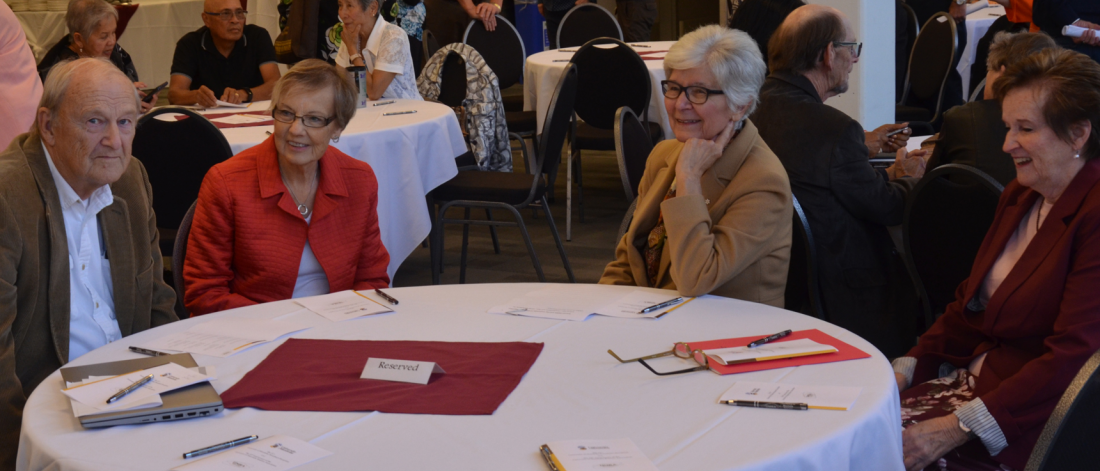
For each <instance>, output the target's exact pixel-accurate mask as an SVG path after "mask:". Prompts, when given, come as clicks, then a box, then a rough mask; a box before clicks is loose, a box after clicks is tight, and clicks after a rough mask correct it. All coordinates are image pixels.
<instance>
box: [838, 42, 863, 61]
mask: <svg viewBox="0 0 1100 471" xmlns="http://www.w3.org/2000/svg"><path fill="white" fill-rule="evenodd" d="M833 45H834V46H837V47H850V48H852V52H853V53H854V54H855V55H856V57H859V54H860V53H861V52H863V43H858V42H845V41H833Z"/></svg>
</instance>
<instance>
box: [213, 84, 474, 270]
mask: <svg viewBox="0 0 1100 471" xmlns="http://www.w3.org/2000/svg"><path fill="white" fill-rule="evenodd" d="M382 101H388V100H382ZM270 103H271V102H270V101H259V102H256V103H252V104H251V105H249V107H248V108H246V109H239V108H238V109H230V108H218V109H217V110H213V111H204V112H203V113H206V114H212V113H214V114H217V113H230V112H237V111H249V112H252V111H259V110H266V109H267V108H268V106H269V105H270ZM410 110H416V113H412V114H403V115H396V116H383V113H388V112H395V111H410ZM272 129H274V126H273V125H268V126H251V127H240V128H226V129H222V130H221V131H222V134H224V135H225V138H226V140H228V141H229V146H230V147H231V148H232V150H233V154H237V153H239V152H241V151H242V150H245V149H247V148H249V147H252V146H254V145H256V144H259V143H260V142H263V140H264V139H267V137H268V134H267V132H269V131H271V130H272ZM330 145H332V146H333V147H335V148H337V149H340V150H341V151H342V152H344V153H345V154H348V155H350V156H352V157H354V158H356V159H359V160H362V161H363V162H366V163H368V164H370V166H371V168H372V169H373V170H374V174H375V176H376V177H377V178H378V229H379V231H380V232H381V234H382V245H384V246H385V247H386V250H387V251H389V254H390V266H389V268H388V269H387V270H386V272H387V273H389V275H390V279H393V274H394V273H396V272H397V268H398V267H400V266H401V262H403V261H405V258H407V257H408V256H409V254H411V253H412V251H413V250H414V249H416V247H417V246H419V245H420V242H421V241H423V240H424V238H425V237H427V236H428V233H430V232H431V229H432V219H431V215H430V214H429V213H428V205H427V203H426V202H425V199H424V196H425V195H427V194H428V192H429V191H432V189H434V188H435V187H437V186H439V185H442V184H443V183H446V182H447V181H448V180H450V179H451V178H454V176H455V175H457V174H458V167H457V166H456V165H455V157H456V156H458V155H461V154H462V153H464V152H466V141H465V140H464V139H463V137H462V128H460V127H459V125H458V118H456V117H455V113H454V111H453V110H451V109H450V108H448V107H447V106H444V105H441V104H439V103H435V102H430V101H421V100H396V102H395V103H393V104H389V105H382V106H373V103H371V102H368V103H367V106H366V108H359V109H358V110H356V112H355V117H353V118H352V119H351V122H349V123H348V127H347V128H345V129H344V132H343V133H341V134H340V142H337V143H334V144H330Z"/></svg>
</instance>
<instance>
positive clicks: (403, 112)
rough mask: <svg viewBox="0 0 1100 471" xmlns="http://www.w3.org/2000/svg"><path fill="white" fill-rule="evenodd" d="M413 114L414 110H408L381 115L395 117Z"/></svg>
mask: <svg viewBox="0 0 1100 471" xmlns="http://www.w3.org/2000/svg"><path fill="white" fill-rule="evenodd" d="M413 113H416V110H409V111H391V112H389V113H382V116H396V115H399V114H413Z"/></svg>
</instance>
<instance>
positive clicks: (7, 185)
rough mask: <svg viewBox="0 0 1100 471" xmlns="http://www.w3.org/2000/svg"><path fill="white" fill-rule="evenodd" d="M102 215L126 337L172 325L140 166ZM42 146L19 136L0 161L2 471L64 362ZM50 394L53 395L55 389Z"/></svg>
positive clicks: (59, 278) (64, 263)
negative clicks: (32, 400)
mask: <svg viewBox="0 0 1100 471" xmlns="http://www.w3.org/2000/svg"><path fill="white" fill-rule="evenodd" d="M111 192H112V193H113V194H114V203H113V204H111V205H110V206H108V207H106V208H103V210H102V211H100V213H99V221H100V227H101V228H103V233H104V239H105V240H106V245H107V255H108V257H110V260H111V282H112V285H113V286H112V289H113V295H114V300H115V315H116V317H117V321H118V327H119V330H120V331H121V332H122V335H123V336H126V335H130V334H133V333H135V332H140V331H143V330H146V329H149V328H151V327H156V326H158V325H161V324H167V323H169V322H172V321H174V320H176V315H175V313H174V311H173V307H174V305H175V302H176V296H175V292H173V291H172V288H171V287H169V286H168V285H166V284H165V283H164V266H163V262H162V261H161V254H160V246H159V241H158V235H157V224H156V217H155V216H154V215H153V207H152V205H151V202H152V198H153V193H152V189H151V188H150V186H149V178H148V177H147V176H146V174H145V168H144V167H142V165H141V162H139V161H138V160H137V159H131V160H130V166H129V168H127V169H126V172H125V173H124V174H123V175H122V178H120V179H119V180H118V181H117V182H115V183H114V184H113V185H111ZM66 240H67V239H66V237H65V222H64V219H63V215H62V211H61V199H60V197H59V196H58V193H57V187H55V186H54V180H53V176H52V175H51V174H50V168H49V164H47V163H46V154H45V153H44V152H43V151H42V141H41V140H40V139H39V138H38V136H37V133H35V134H21V135H19V136H18V137H16V138H15V139H14V140H12V142H11V145H9V146H8V148H7V150H5V151H3V153H0V469H2V470H8V469H14V467H15V453H16V450H17V448H18V443H19V428H20V423H21V422H22V419H23V404H25V403H26V401H27V396H30V394H31V391H33V390H34V388H35V387H36V386H38V383H40V382H42V380H43V379H45V378H46V376H49V375H50V373H53V372H54V371H55V370H57V369H58V368H60V367H61V366H62V365H64V364H65V363H67V362H68V360H69V248H68V245H67V242H66ZM56 386H57V385H51V387H56Z"/></svg>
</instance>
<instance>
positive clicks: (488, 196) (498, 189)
mask: <svg viewBox="0 0 1100 471" xmlns="http://www.w3.org/2000/svg"><path fill="white" fill-rule="evenodd" d="M532 178H535V176H534V175H529V174H526V173H512V172H479V171H470V172H458V175H456V176H455V177H454V178H452V179H451V180H450V181H448V182H447V183H444V184H442V185H440V186H439V187H438V188H436V189H435V190H433V191H432V197H433V198H434V199H435V200H436V201H454V200H473V201H491V202H495V203H505V204H511V205H518V204H520V203H523V202H524V201H526V200H527V195H528V194H530V193H531V179H532ZM545 191H546V184H545V182H544V179H542V178H539V184H538V188H537V189H536V190H535V199H538V198H540V197H542V194H543V193H544V192H545Z"/></svg>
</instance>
